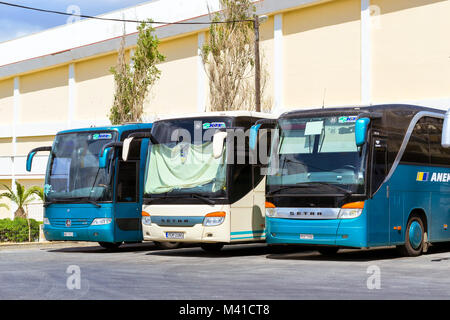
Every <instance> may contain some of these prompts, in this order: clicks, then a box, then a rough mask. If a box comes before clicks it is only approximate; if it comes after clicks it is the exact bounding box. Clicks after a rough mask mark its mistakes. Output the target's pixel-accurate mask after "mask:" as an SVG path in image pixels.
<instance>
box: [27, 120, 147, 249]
mask: <svg viewBox="0 0 450 320" xmlns="http://www.w3.org/2000/svg"><path fill="white" fill-rule="evenodd" d="M151 127H152V124H151V123H150V124H126V125H121V126H110V127H94V128H86V129H74V130H66V131H61V132H59V133H57V135H56V137H55V140H54V142H53V146H52V147H40V148H35V149H33V150H31V151H30V153H29V154H28V157H27V171H31V165H32V161H33V157H34V155H35V154H36V153H37V152H41V151H48V152H50V156H49V160H48V164H47V171H46V176H45V185H44V196H45V202H44V235H45V238H46V239H47V240H50V241H64V240H70V241H94V242H98V243H99V244H100V245H101V246H102V247H104V248H107V249H115V248H118V247H119V246H120V245H121V244H122V243H123V242H128V243H133V242H141V241H142V240H143V236H142V227H141V211H142V188H143V180H144V179H143V173H144V168H145V163H146V161H145V159H146V157H147V149H148V139H143V140H141V141H139V143H136V144H135V145H133V147H134V148H133V149H132V150H130V156H131V158H130V160H129V161H127V162H124V161H122V160H121V159H120V157H118V153H119V152H118V150H117V149H119V148H120V147H121V146H122V144H123V140H124V139H125V138H127V137H128V135H130V134H132V133H136V132H142V131H147V130H148V129H150V128H151Z"/></svg>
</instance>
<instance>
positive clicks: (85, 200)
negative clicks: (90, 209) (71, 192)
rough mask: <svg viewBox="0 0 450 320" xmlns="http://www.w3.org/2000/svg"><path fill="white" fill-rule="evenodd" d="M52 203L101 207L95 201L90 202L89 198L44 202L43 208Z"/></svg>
mask: <svg viewBox="0 0 450 320" xmlns="http://www.w3.org/2000/svg"><path fill="white" fill-rule="evenodd" d="M54 203H90V204H93V205H94V206H96V207H97V208H101V207H102V206H101V205H100V204H98V203H97V202H96V201H94V200H91V199H89V198H67V199H58V200H50V201H46V202H45V204H44V207H48V206H49V205H51V204H54Z"/></svg>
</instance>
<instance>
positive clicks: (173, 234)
mask: <svg viewBox="0 0 450 320" xmlns="http://www.w3.org/2000/svg"><path fill="white" fill-rule="evenodd" d="M166 238H167V239H184V233H183V232H166Z"/></svg>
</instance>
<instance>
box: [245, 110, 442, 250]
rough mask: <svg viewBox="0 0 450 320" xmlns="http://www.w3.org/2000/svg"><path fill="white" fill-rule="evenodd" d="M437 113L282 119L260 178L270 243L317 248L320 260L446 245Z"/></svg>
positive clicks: (307, 113) (317, 113)
mask: <svg viewBox="0 0 450 320" xmlns="http://www.w3.org/2000/svg"><path fill="white" fill-rule="evenodd" d="M444 114H445V112H444V111H442V110H437V109H431V108H424V107H419V106H412V105H379V106H370V107H360V108H355V107H353V108H333V109H317V110H304V111H292V112H287V113H284V114H282V115H281V116H280V117H279V119H278V120H277V123H276V129H277V130H275V134H273V136H274V138H273V140H272V151H271V158H270V161H269V164H268V175H267V179H266V200H267V202H266V232H267V233H266V240H267V242H268V244H269V245H276V244H303V245H308V246H310V245H314V246H317V249H318V251H320V252H321V253H323V254H334V253H336V252H337V251H338V250H339V248H341V247H352V248H367V247H376V246H397V248H398V249H399V251H400V252H401V253H402V254H403V255H406V256H417V255H420V254H421V253H422V252H424V251H426V250H427V248H428V245H429V243H432V242H440V241H450V230H449V229H448V225H449V224H450V150H449V149H447V148H444V147H443V146H442V144H441V137H442V131H443V129H442V128H443V119H444ZM261 124H264V121H260V123H258V124H257V125H255V126H254V127H253V130H252V135H253V139H255V133H256V134H257V132H258V131H257V130H258V128H259V127H260V126H261Z"/></svg>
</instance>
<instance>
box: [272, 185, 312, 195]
mask: <svg viewBox="0 0 450 320" xmlns="http://www.w3.org/2000/svg"><path fill="white" fill-rule="evenodd" d="M307 187H308V186H302V185H298V186H297V185H290V186H283V187H279V188H277V189H275V190H272V191H270V192H268V193H267V194H268V195H271V194H274V193H277V192H280V191H282V190H286V189H295V188H307Z"/></svg>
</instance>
